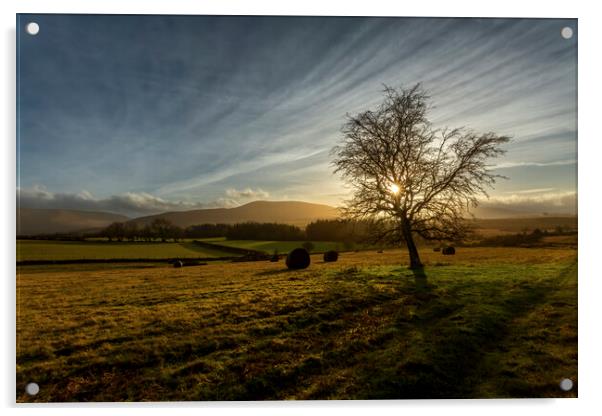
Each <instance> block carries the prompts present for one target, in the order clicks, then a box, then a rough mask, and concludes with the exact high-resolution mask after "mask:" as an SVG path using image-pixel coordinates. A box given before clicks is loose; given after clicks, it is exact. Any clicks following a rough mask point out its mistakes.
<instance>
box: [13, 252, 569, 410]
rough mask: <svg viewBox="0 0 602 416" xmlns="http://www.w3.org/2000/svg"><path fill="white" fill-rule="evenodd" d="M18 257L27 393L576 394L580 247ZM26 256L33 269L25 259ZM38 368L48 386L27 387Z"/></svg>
mask: <svg viewBox="0 0 602 416" xmlns="http://www.w3.org/2000/svg"><path fill="white" fill-rule="evenodd" d="M405 255H406V253H403V252H401V251H399V250H395V251H394V250H386V251H385V253H382V254H377V253H376V252H374V251H371V252H360V253H344V254H342V255H341V257H340V260H339V261H338V262H337V263H323V262H322V261H321V256H319V255H315V256H313V257H312V262H313V263H312V265H311V266H310V268H308V269H306V270H302V271H287V270H286V269H285V267H284V264H283V263H282V262H279V263H270V262H250V263H219V264H209V265H206V266H198V267H189V268H182V269H174V268H169V267H160V268H149V269H140V268H138V269H135V268H131V269H107V270H77V271H73V270H71V269H70V268H68V267H65V268H61V267H58V266H57V267H54V268H53V269H52V270H51V271H48V272H47V273H41V272H40V270H39V268H38V269H35V268H34V269H30V268H28V267H21V268H19V270H18V280H17V396H18V400H19V401H32V400H35V401H73V400H108V401H114V400H115V401H122V400H237V399H239V400H242V399H329V398H331V399H333V398H338V399H344V398H405V397H516V396H519V397H551V396H574V395H575V394H576V392H575V391H572V392H568V393H565V392H562V391H560V390H559V389H558V383H559V381H560V379H562V378H565V377H569V378H571V379H572V380H573V381H574V382H577V343H576V341H577V315H576V314H577V303H576V302H577V298H576V296H577V295H576V284H577V280H576V251H575V250H564V249H512V248H503V249H495V248H476V249H459V250H458V254H457V255H456V256H442V255H441V254H440V253H433V252H426V251H425V252H424V255H423V257H424V261H425V263H426V265H427V266H426V268H425V270H426V273H427V275H428V282H429V284H430V285H429V286H428V287H426V288H423V289H418V288H417V287H416V284H415V280H414V277H413V274H412V273H411V271H410V270H408V269H407V268H406V267H405V266H404V264H405V263H406V262H407V259H406V257H405ZM30 270H31V272H30ZM30 381H35V382H37V383H38V384H39V385H40V388H41V389H40V393H39V395H38V396H35V397H33V398H30V397H28V396H26V395H24V393H23V391H24V386H25V385H26V384H27V383H28V382H30Z"/></svg>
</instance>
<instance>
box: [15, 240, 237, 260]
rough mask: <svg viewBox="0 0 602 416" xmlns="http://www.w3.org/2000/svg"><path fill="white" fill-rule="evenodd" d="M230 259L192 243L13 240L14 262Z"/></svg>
mask: <svg viewBox="0 0 602 416" xmlns="http://www.w3.org/2000/svg"><path fill="white" fill-rule="evenodd" d="M224 256H226V257H227V256H232V254H231V253H225V252H223V251H220V250H219V249H215V250H213V249H208V248H205V247H199V246H197V245H195V244H193V243H192V242H182V243H141V242H135V243H128V242H123V243H118V242H111V243H109V242H98V241H96V242H88V241H84V242H81V241H50V240H17V261H22V260H78V259H123V258H126V259H133V258H148V259H153V258H158V259H164V258H174V257H207V258H210V257H224Z"/></svg>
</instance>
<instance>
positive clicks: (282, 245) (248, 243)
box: [203, 238, 343, 254]
mask: <svg viewBox="0 0 602 416" xmlns="http://www.w3.org/2000/svg"><path fill="white" fill-rule="evenodd" d="M203 241H206V242H208V243H212V244H218V245H223V246H227V247H236V248H244V249H248V250H256V251H262V252H264V253H268V254H272V253H273V252H274V250H275V251H277V252H278V253H281V254H286V253H288V252H289V251H291V250H292V249H294V248H297V247H303V243H305V241H257V240H226V239H225V238H208V239H205V240H203ZM312 244H313V245H314V248H313V250H312V251H315V252H324V251H328V250H338V251H341V250H342V248H343V244H342V243H337V242H333V241H313V242H312Z"/></svg>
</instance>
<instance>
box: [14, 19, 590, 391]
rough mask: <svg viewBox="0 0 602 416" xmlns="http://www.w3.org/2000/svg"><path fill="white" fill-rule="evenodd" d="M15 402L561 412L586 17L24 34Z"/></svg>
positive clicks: (27, 24) (567, 361) (59, 22)
mask: <svg viewBox="0 0 602 416" xmlns="http://www.w3.org/2000/svg"><path fill="white" fill-rule="evenodd" d="M17 33H18V38H17V43H18V45H17V55H18V57H17V58H18V59H17V61H18V74H17V76H18V89H17V91H18V96H17V129H18V130H17V131H18V137H17V143H18V147H17V149H18V154H17V160H18V184H17V204H18V217H17V259H16V261H17V349H16V355H17V356H16V360H17V363H16V364H17V367H16V368H17V374H16V377H17V382H16V398H17V401H18V402H62V401H81V402H90V401H149V400H152V401H175V400H177V401H187V400H191V401H210V400H289V399H416V398H421V399H435V398H501V397H504V398H523V397H527V398H528V397H576V396H577V386H578V378H577V217H576V215H577V211H576V196H577V184H576V166H577V152H576V144H577V129H576V118H577V105H576V92H577V63H576V62H577V61H576V57H577V21H576V20H575V19H459V18H387V17H382V18H368V17H365V18H363V17H353V18H352V17H260V16H158V15H157V16H132V15H130V16H125V15H123V16H117V15H58V14H57V15H45V14H41V15H34V14H21V15H18V16H17Z"/></svg>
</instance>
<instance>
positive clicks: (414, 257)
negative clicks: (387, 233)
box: [401, 221, 423, 269]
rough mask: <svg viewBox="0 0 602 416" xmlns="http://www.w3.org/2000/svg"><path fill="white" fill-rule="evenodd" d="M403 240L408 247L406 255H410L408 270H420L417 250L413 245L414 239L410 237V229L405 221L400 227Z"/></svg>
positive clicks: (421, 265) (414, 244)
mask: <svg viewBox="0 0 602 416" xmlns="http://www.w3.org/2000/svg"><path fill="white" fill-rule="evenodd" d="M401 227H402V228H401V229H402V233H403V238H404V239H405V240H406V245H407V246H408V253H409V255H410V269H421V268H422V267H423V264H422V262H421V261H420V255H419V254H418V248H417V247H416V243H414V237H413V236H412V228H411V227H410V224H409V223H408V222H407V221H404V222H403V224H402V226H401Z"/></svg>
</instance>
